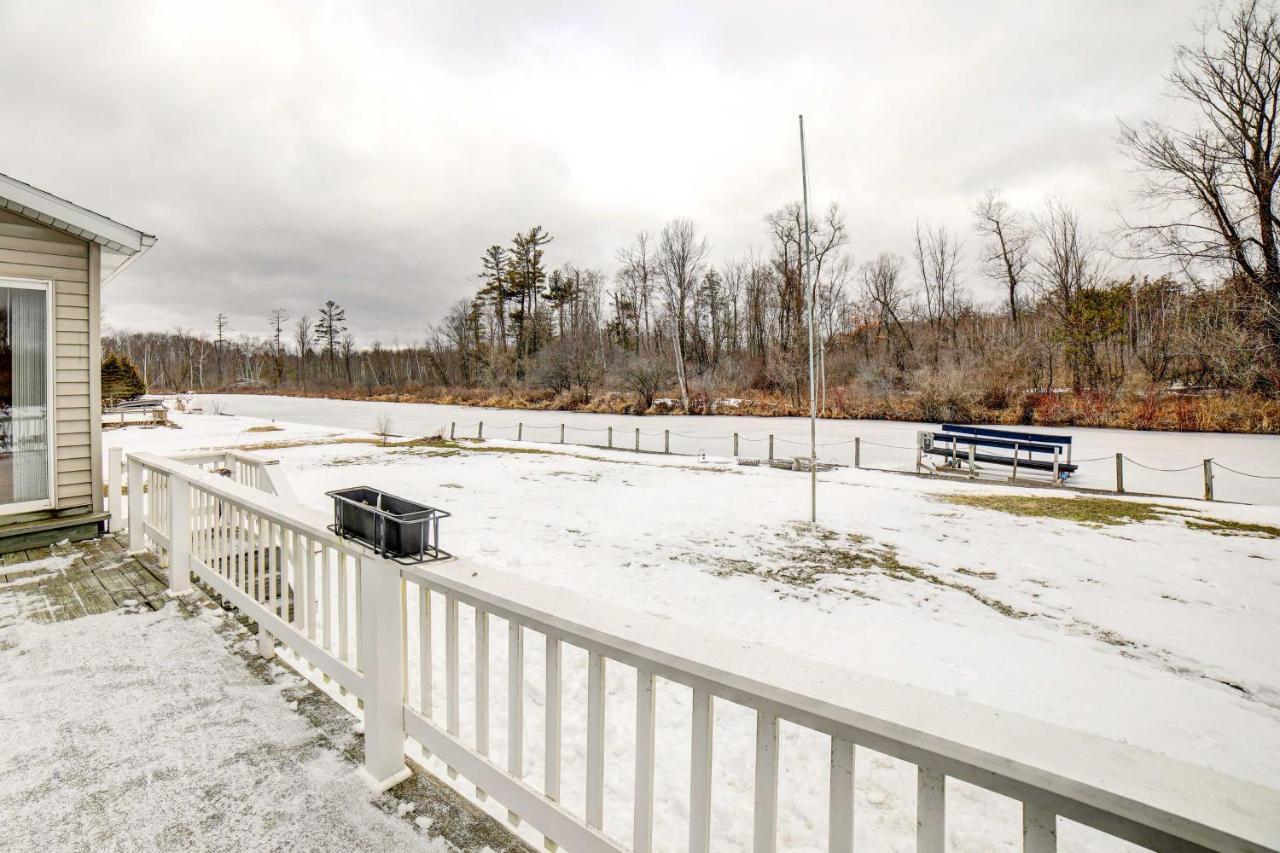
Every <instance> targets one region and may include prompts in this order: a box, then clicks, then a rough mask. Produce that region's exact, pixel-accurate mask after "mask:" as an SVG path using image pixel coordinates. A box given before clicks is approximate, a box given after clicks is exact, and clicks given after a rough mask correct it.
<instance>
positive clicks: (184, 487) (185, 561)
mask: <svg viewBox="0 0 1280 853" xmlns="http://www.w3.org/2000/svg"><path fill="white" fill-rule="evenodd" d="M190 591H191V484H190V483H188V482H187V481H186V480H184V479H182V478H181V477H179V476H177V475H176V474H170V475H169V592H171V593H173V594H174V595H181V594H182V593H184V592H190Z"/></svg>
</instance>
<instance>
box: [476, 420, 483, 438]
mask: <svg viewBox="0 0 1280 853" xmlns="http://www.w3.org/2000/svg"><path fill="white" fill-rule="evenodd" d="M476 438H478V439H480V440H482V441H483V440H484V421H481V422H480V423H479V425H478V426H477V427H476Z"/></svg>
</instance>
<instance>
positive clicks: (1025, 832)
mask: <svg viewBox="0 0 1280 853" xmlns="http://www.w3.org/2000/svg"><path fill="white" fill-rule="evenodd" d="M1057 850H1058V818H1057V815H1055V814H1054V813H1053V812H1051V811H1049V810H1047V809H1042V808H1040V807H1039V806H1034V805H1032V804H1031V803H1023V804H1022V853H1057Z"/></svg>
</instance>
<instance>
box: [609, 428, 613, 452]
mask: <svg viewBox="0 0 1280 853" xmlns="http://www.w3.org/2000/svg"><path fill="white" fill-rule="evenodd" d="M609 449H610V450H612V449H613V427H609Z"/></svg>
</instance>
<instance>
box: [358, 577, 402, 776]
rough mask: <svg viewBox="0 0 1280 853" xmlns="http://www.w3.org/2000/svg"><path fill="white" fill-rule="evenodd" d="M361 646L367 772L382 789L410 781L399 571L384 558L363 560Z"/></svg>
mask: <svg viewBox="0 0 1280 853" xmlns="http://www.w3.org/2000/svg"><path fill="white" fill-rule="evenodd" d="M358 577H359V578H360V591H359V595H358V598H357V601H359V602H360V610H361V618H360V648H361V649H362V651H363V655H362V660H361V668H362V669H363V670H364V676H365V681H364V683H365V684H366V685H367V686H366V691H367V692H366V693H365V696H364V770H365V773H367V774H368V776H369V778H370V779H371V781H372V782H373V784H374V785H375V787H377V789H378V790H380V791H385V790H386V789H387V788H390V787H391V786H392V785H395V784H397V783H399V782H401V781H402V780H404V779H407V778H408V777H409V775H410V771H409V769H408V768H407V767H405V763H404V704H403V703H404V696H403V686H402V672H403V665H404V649H403V647H402V646H401V645H400V636H401V631H402V630H403V625H402V622H401V620H402V619H403V615H402V613H401V609H400V595H401V592H400V570H399V569H398V568H396V567H395V566H393V565H391V564H390V563H388V562H386V561H384V560H375V559H366V560H363V561H362V562H361V566H360V572H359V575H358Z"/></svg>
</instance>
